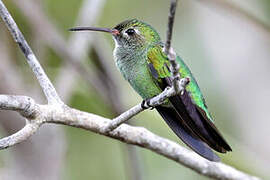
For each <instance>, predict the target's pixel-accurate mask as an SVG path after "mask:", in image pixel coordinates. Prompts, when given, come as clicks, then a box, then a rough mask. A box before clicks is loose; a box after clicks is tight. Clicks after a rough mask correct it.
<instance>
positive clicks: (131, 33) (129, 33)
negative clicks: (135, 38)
mask: <svg viewBox="0 0 270 180" xmlns="http://www.w3.org/2000/svg"><path fill="white" fill-rule="evenodd" d="M126 33H127V34H128V35H129V36H131V35H133V34H134V33H135V30H134V29H128V30H126Z"/></svg>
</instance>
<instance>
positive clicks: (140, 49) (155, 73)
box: [70, 19, 231, 161]
mask: <svg viewBox="0 0 270 180" xmlns="http://www.w3.org/2000/svg"><path fill="white" fill-rule="evenodd" d="M70 30H71V31H101V32H107V33H110V34H111V35H112V36H113V39H114V42H115V48H114V52H113V56H114V59H115V63H116V66H117V67H118V69H119V71H120V72H121V74H122V75H123V77H124V78H125V80H127V81H128V82H129V83H130V85H131V86H132V87H133V89H134V90H135V91H136V92H137V93H138V94H139V95H140V96H141V97H142V98H143V99H144V100H146V101H147V100H148V99H150V98H152V97H154V96H156V95H158V94H160V93H161V92H162V91H163V90H164V89H165V88H166V87H167V86H171V85H172V79H171V71H170V68H169V66H170V64H169V60H168V57H167V55H166V54H165V53H164V52H163V47H164V44H163V43H162V41H161V39H160V36H159V34H158V33H157V31H156V30H155V29H154V28H153V27H152V26H150V25H149V24H147V23H145V22H142V21H139V20H137V19H131V20H126V21H124V22H121V23H120V24H118V25H117V26H115V27H114V28H112V29H110V28H97V27H76V28H72V29H70ZM176 61H177V62H178V63H179V64H180V70H179V73H180V76H181V78H185V77H187V78H189V79H190V82H189V83H188V85H187V86H186V89H185V90H184V92H183V93H181V94H179V95H175V96H173V97H170V98H168V100H167V101H166V102H165V103H164V104H163V105H160V106H157V107H155V109H156V110H157V111H158V112H159V114H160V115H161V116H162V118H163V119H164V120H165V121H166V123H167V124H168V125H169V127H170V128H171V129H172V130H173V131H174V133H175V134H176V135H177V136H178V137H179V138H180V139H181V140H182V141H183V142H184V143H185V144H186V145H188V146H189V147H190V148H191V149H193V150H194V151H195V152H196V153H198V154H199V155H201V156H203V157H204V158H206V159H208V160H210V161H220V158H219V157H218V156H217V155H216V154H215V153H214V152H213V151H212V149H214V150H215V151H217V152H220V153H226V152H227V151H231V148H230V146H229V145H228V143H227V142H226V141H225V139H224V138H223V137H222V135H221V134H220V132H219V131H218V129H217V128H216V126H215V125H214V123H213V119H212V116H211V114H210V112H209V111H208V109H207V106H206V104H205V100H204V97H203V95H202V93H201V91H200V88H199V86H198V84H197V82H196V80H195V78H194V77H193V75H192V74H191V71H190V70H189V68H188V67H187V65H186V64H185V63H184V61H183V60H182V59H181V58H180V57H179V56H177V58H176ZM211 148H212V149H211Z"/></svg>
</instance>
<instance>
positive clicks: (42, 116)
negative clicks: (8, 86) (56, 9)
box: [0, 0, 258, 180]
mask: <svg viewBox="0 0 270 180" xmlns="http://www.w3.org/2000/svg"><path fill="white" fill-rule="evenodd" d="M0 16H1V17H2V19H3V20H4V21H5V22H6V25H7V26H8V28H9V31H10V32H11V33H12V34H13V36H14V39H15V41H16V42H17V43H18V44H19V45H20V46H21V49H22V51H23V53H24V54H25V56H26V58H27V59H28V62H29V65H30V67H31V68H32V69H33V71H34V73H35V75H36V76H37V78H38V80H39V83H40V85H41V87H42V89H43V91H44V93H45V95H46V97H47V99H48V104H47V105H40V104H36V103H35V102H34V101H33V100H32V99H31V98H29V97H25V96H8V95H1V96H0V109H4V110H14V111H18V112H20V113H21V115H22V116H24V117H26V118H27V119H28V121H27V124H26V126H25V127H24V128H23V129H21V130H20V131H18V132H17V133H15V134H13V135H11V136H8V137H6V138H3V139H1V140H0V148H7V147H10V146H12V145H15V144H17V143H19V142H22V141H24V140H26V139H27V138H28V137H30V136H31V135H33V134H34V132H36V131H37V130H38V128H39V127H40V126H41V125H42V124H43V123H57V124H64V125H68V126H73V127H77V128H82V129H85V130H89V131H92V132H95V133H99V134H102V135H105V136H108V137H111V138H114V139H117V140H120V141H122V142H125V143H128V144H133V145H137V146H140V147H143V148H146V149H149V150H152V151H153V152H156V153H158V154H161V155H163V156H165V157H167V158H169V159H172V160H174V161H176V162H177V163H179V164H182V165H184V166H186V167H189V168H191V169H193V170H194V171H196V172H198V173H200V174H202V175H205V176H208V177H212V178H215V179H228V180H229V179H234V180H242V179H245V180H255V179H258V178H256V177H252V176H250V175H247V174H245V173H243V172H240V171H238V170H236V169H234V168H232V167H230V166H227V165H225V164H222V163H216V162H210V161H208V160H206V159H204V158H202V157H200V156H199V155H197V154H196V153H194V152H192V151H190V150H187V149H185V148H183V147H182V146H180V145H178V144H176V143H174V142H172V141H170V140H167V139H164V138H162V137H159V136H157V135H155V134H153V133H151V132H150V131H148V130H146V129H145V128H140V127H132V126H129V125H125V124H122V125H121V126H119V127H118V128H117V129H115V130H113V131H104V127H107V125H108V124H109V123H110V122H112V121H110V120H109V119H106V118H104V117H101V116H98V115H95V114H91V113H86V112H82V111H79V110H76V109H73V108H70V107H68V106H66V105H64V104H63V103H62V101H61V100H60V98H59V97H58V95H57V93H56V91H55V89H54V87H53V85H52V84H51V82H50V80H49V79H48V78H47V76H46V74H45V72H44V71H43V69H42V67H41V66H40V65H39V63H38V61H37V59H36V58H35V55H34V54H33V53H32V51H31V49H30V47H29V46H28V44H27V43H26V41H25V40H24V38H23V36H22V34H21V33H20V31H19V29H18V27H17V26H16V24H15V22H14V21H13V19H12V17H11V15H10V14H9V13H8V11H7V9H6V8H5V6H4V4H3V3H2V1H1V0H0ZM18 35H19V36H20V37H19V38H17V36H18ZM29 56H30V57H29ZM175 81H176V83H175V85H177V87H176V86H175V87H173V88H166V89H165V90H164V91H163V92H162V93H161V94H160V95H158V96H156V97H154V98H152V99H151V100H150V101H149V104H150V105H151V106H152V105H153V106H154V105H159V103H162V102H163V101H164V100H165V99H166V98H168V97H169V96H172V95H174V94H175V93H178V92H177V91H176V89H177V88H178V90H183V89H184V88H185V85H186V84H187V83H188V79H185V78H184V79H181V81H179V80H175ZM177 82H178V83H177ZM181 88H182V89H181ZM59 104H61V105H59ZM149 104H147V105H149ZM136 107H137V108H135V110H134V109H133V111H130V112H129V111H127V112H125V114H124V115H120V116H119V119H123V120H124V119H125V118H130V117H132V116H133V115H135V114H136V113H137V112H139V111H141V109H140V108H142V107H140V108H139V107H138V105H137V106H136Z"/></svg>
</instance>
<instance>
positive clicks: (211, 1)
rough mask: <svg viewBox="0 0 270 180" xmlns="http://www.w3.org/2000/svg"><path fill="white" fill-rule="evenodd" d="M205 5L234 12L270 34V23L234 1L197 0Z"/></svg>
mask: <svg viewBox="0 0 270 180" xmlns="http://www.w3.org/2000/svg"><path fill="white" fill-rule="evenodd" d="M196 1H198V2H200V3H202V4H204V5H206V7H210V6H211V8H212V9H213V10H215V11H218V10H222V11H225V12H226V13H230V14H231V13H233V14H236V15H238V16H241V17H243V18H245V19H246V20H248V21H249V22H250V23H252V24H254V25H255V26H257V27H258V28H260V29H261V30H262V31H263V32H264V33H266V34H268V35H269V33H270V25H269V24H267V23H265V22H263V21H262V20H260V19H259V18H257V17H256V16H254V15H252V14H251V13H250V12H248V11H247V10H245V9H243V8H241V7H239V6H238V5H235V4H234V3H233V2H230V1H222V0H196Z"/></svg>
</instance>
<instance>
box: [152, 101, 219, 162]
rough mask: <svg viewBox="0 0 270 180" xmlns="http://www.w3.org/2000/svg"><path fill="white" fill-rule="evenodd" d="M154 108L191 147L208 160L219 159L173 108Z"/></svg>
mask: <svg viewBox="0 0 270 180" xmlns="http://www.w3.org/2000/svg"><path fill="white" fill-rule="evenodd" d="M156 109H157V111H158V112H159V113H160V114H161V116H162V117H163V119H164V120H165V121H166V123H167V124H168V125H169V126H170V128H171V129H172V130H173V131H174V133H175V134H176V135H177V136H178V137H179V138H180V139H181V140H182V141H183V142H184V143H185V144H187V145H188V146H189V147H190V148H191V149H193V150H194V151H195V152H196V153H198V154H199V155H201V156H202V157H204V158H206V159H208V160H210V161H216V162H218V161H220V158H219V157H218V156H217V155H216V154H215V153H214V152H213V151H212V150H211V149H210V148H209V147H208V145H206V144H205V143H204V142H202V141H201V140H200V139H199V138H198V137H197V136H196V135H195V134H194V133H193V132H192V131H191V130H190V129H189V127H188V126H187V125H186V124H185V122H184V121H183V119H182V118H181V116H180V115H179V114H178V113H177V112H176V110H175V109H174V108H172V107H171V108H170V107H162V106H158V107H156Z"/></svg>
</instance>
